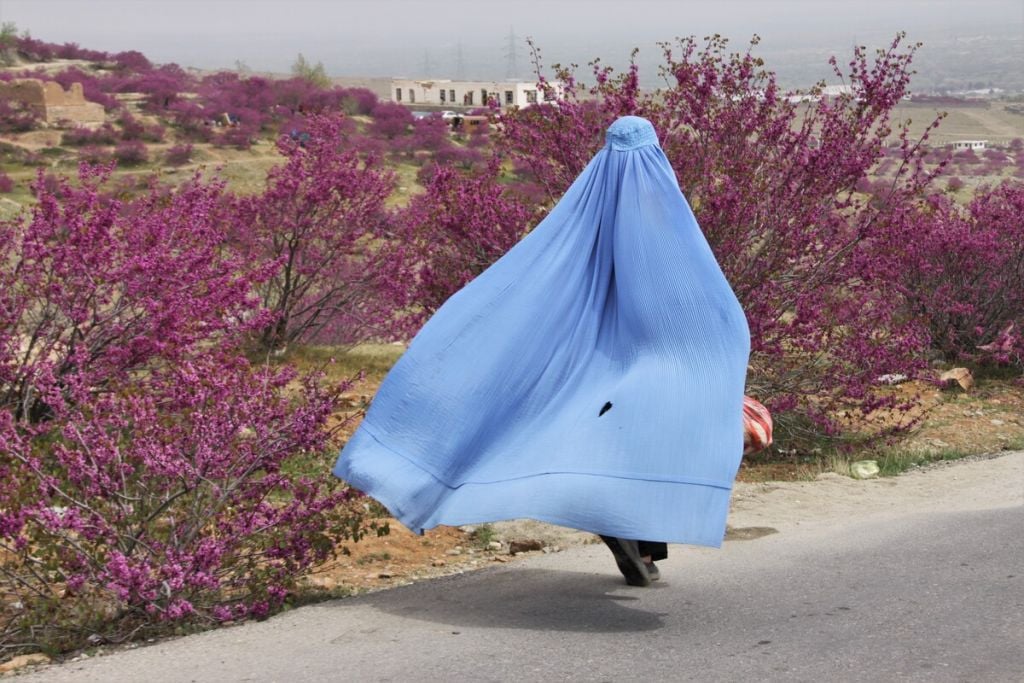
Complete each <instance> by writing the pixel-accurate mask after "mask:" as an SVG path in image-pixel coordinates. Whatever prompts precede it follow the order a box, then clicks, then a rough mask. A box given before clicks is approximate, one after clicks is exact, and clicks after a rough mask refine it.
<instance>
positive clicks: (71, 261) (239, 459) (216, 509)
mask: <svg viewBox="0 0 1024 683" xmlns="http://www.w3.org/2000/svg"><path fill="white" fill-rule="evenodd" d="M108 180H109V169H102V168H100V169H96V168H90V167H83V169H82V171H81V173H80V179H79V182H78V183H77V184H72V183H69V182H67V181H65V180H60V179H58V180H57V181H55V182H56V184H57V188H56V189H59V193H55V192H53V191H51V189H48V187H47V186H46V185H45V184H44V183H43V181H42V179H40V180H39V181H37V183H36V187H35V191H36V193H37V195H38V198H39V201H38V203H37V204H36V205H35V206H34V207H33V208H32V209H31V211H30V213H28V214H27V215H25V216H24V217H23V218H21V219H18V220H14V221H7V222H3V223H0V477H2V481H3V483H4V485H3V486H2V487H0V549H2V552H3V561H2V562H0V596H2V598H3V599H2V601H0V656H6V655H8V654H14V653H17V652H18V651H20V650H24V649H38V648H47V649H53V650H62V649H66V648H70V647H79V646H82V645H84V644H85V643H86V639H87V638H89V639H91V640H90V641H89V642H93V643H95V642H117V641H120V640H124V639H126V638H129V637H132V636H135V635H137V634H144V633H151V632H156V631H158V630H159V629H160V628H161V627H162V625H165V624H167V623H170V624H174V623H181V622H189V623H198V624H202V623H214V622H217V621H224V620H228V619H239V618H243V617H249V616H254V617H263V616H266V615H267V614H268V613H269V612H271V611H272V610H274V609H276V608H277V607H279V606H280V605H281V604H282V602H283V600H284V599H285V598H286V596H287V594H288V591H289V589H290V588H291V586H292V585H293V584H294V582H295V580H296V578H297V577H298V576H299V575H301V573H302V572H303V571H304V570H306V569H307V568H308V567H310V566H311V565H312V564H314V563H317V562H320V561H322V560H324V559H326V558H328V557H330V555H331V553H332V552H333V550H334V548H335V546H336V544H337V543H338V542H340V541H341V540H343V539H345V538H352V537H357V536H358V535H359V534H361V533H362V532H363V530H364V529H363V526H362V521H361V519H362V518H361V510H362V508H361V507H353V506H352V505H350V504H348V502H347V501H349V500H350V498H351V497H352V496H351V494H350V492H349V491H348V490H347V489H346V488H345V487H344V486H343V485H341V484H340V483H339V482H337V481H336V480H334V478H333V477H332V476H331V475H330V473H329V470H328V466H329V461H328V460H326V459H321V458H320V453H322V452H323V451H324V449H325V448H326V447H327V444H328V441H327V440H328V438H329V437H330V430H328V429H326V428H325V423H326V420H327V417H328V415H329V414H330V412H331V410H332V408H333V406H334V405H335V399H336V391H337V390H331V389H328V388H326V387H324V386H322V385H321V382H320V381H319V380H318V379H317V378H316V377H307V378H298V377H296V375H295V373H294V372H293V371H291V370H288V369H287V368H285V369H280V370H274V369H269V368H259V367H253V366H252V365H250V363H249V362H248V361H246V359H245V357H244V356H243V355H242V354H241V352H240V348H241V345H242V344H243V343H244V341H245V338H246V335H247V334H248V333H249V331H250V330H253V329H262V327H263V326H264V325H265V324H266V321H267V320H268V317H267V316H266V314H265V313H263V312H262V311H261V310H260V308H259V306H258V302H257V301H256V300H255V299H254V298H253V297H252V296H251V292H252V289H253V287H255V286H258V285H259V284H260V283H261V282H265V281H267V279H268V278H269V277H270V275H271V274H272V272H273V271H274V270H276V268H277V266H278V264H277V263H269V264H260V263H250V262H248V261H246V260H245V259H242V258H240V257H239V255H238V254H237V253H235V252H234V251H233V250H231V249H229V247H228V245H229V243H230V240H229V228H230V225H231V224H230V222H229V221H228V220H227V216H226V213H225V211H226V208H227V207H228V205H227V203H226V202H225V201H224V197H223V188H222V187H221V186H220V185H218V184H208V183H204V182H202V179H201V178H199V177H198V176H197V177H196V178H194V179H193V181H192V182H190V183H187V184H185V185H183V186H182V187H181V188H179V189H178V190H177V191H175V192H167V191H166V190H164V189H163V188H161V187H159V186H156V185H154V186H151V189H150V192H149V193H148V194H146V195H145V196H143V197H142V198H141V199H138V200H135V201H132V202H121V201H118V200H116V199H112V198H110V197H109V196H106V195H105V194H104V193H103V192H102V190H103V188H104V187H105V185H106V183H107V182H108Z"/></svg>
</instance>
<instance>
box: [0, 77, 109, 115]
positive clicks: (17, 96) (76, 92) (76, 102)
mask: <svg viewBox="0 0 1024 683" xmlns="http://www.w3.org/2000/svg"><path fill="white" fill-rule="evenodd" d="M0 98H3V99H10V100H15V101H18V102H21V103H22V104H24V105H25V106H26V107H28V108H29V109H31V110H32V111H33V112H35V113H36V114H37V115H38V116H39V118H41V119H42V120H44V121H46V122H47V123H48V124H51V125H56V124H58V123H60V122H68V123H69V124H71V125H86V126H88V125H98V124H101V123H103V121H104V120H105V119H106V116H105V114H104V111H103V105H101V104H97V103H95V102H89V101H88V100H86V99H85V93H84V92H83V91H82V84H81V83H72V84H71V87H70V88H69V89H68V90H65V89H64V88H62V87H61V85H60V83H55V82H53V81H40V80H38V79H35V78H24V79H20V80H16V81H11V82H10V83H0Z"/></svg>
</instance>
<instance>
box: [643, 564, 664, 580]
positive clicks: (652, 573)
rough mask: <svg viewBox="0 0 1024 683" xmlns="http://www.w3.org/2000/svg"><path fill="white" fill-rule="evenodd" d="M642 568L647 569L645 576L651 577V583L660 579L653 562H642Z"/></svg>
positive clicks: (659, 573)
mask: <svg viewBox="0 0 1024 683" xmlns="http://www.w3.org/2000/svg"><path fill="white" fill-rule="evenodd" d="M644 566H645V567H647V575H648V576H650V577H651V581H657V580H658V579H660V578H661V572H659V571H658V567H657V566H656V565H655V564H654V563H653V562H644Z"/></svg>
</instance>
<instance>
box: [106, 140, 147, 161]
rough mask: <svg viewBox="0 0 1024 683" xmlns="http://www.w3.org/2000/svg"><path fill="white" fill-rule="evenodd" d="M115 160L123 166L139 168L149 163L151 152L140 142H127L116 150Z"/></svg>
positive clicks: (119, 145)
mask: <svg viewBox="0 0 1024 683" xmlns="http://www.w3.org/2000/svg"><path fill="white" fill-rule="evenodd" d="M114 158H115V159H117V163H119V164H121V165H122V166H137V165H139V164H144V163H146V162H147V161H149V150H147V149H146V145H145V144H143V143H142V142H140V141H139V140H126V141H125V142H122V143H120V144H118V146H117V147H115V148H114Z"/></svg>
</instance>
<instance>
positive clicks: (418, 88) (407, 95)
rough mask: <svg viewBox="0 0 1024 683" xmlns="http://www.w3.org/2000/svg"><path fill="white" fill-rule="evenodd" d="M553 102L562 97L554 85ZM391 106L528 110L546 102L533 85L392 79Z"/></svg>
mask: <svg viewBox="0 0 1024 683" xmlns="http://www.w3.org/2000/svg"><path fill="white" fill-rule="evenodd" d="M552 89H553V95H554V97H550V98H549V99H554V98H555V97H557V96H558V95H560V94H561V88H560V87H559V85H558V84H552ZM390 99H391V101H392V102H397V103H399V104H404V105H407V106H415V105H426V106H433V107H453V108H454V107H486V106H487V103H488V101H489V100H491V99H493V100H494V101H495V102H496V103H497V104H498V106H499V107H501V108H502V109H505V108H507V107H529V106H531V105H534V104H537V103H538V102H540V101H542V100H543V99H544V95H543V93H542V92H540V91H538V89H537V84H536V83H534V82H532V81H452V80H448V79H440V78H432V79H418V80H417V79H405V78H393V79H391V97H390Z"/></svg>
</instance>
